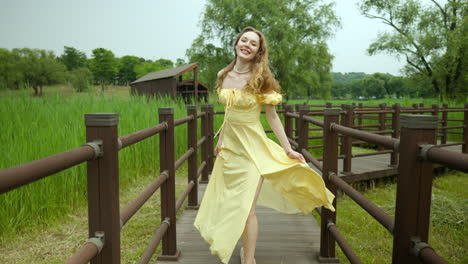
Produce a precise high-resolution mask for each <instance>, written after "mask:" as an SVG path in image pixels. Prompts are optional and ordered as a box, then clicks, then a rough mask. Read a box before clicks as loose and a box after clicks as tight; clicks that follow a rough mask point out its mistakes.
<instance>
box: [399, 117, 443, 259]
mask: <svg viewBox="0 0 468 264" xmlns="http://www.w3.org/2000/svg"><path fill="white" fill-rule="evenodd" d="M436 126H437V118H436V117H435V116H430V115H406V116H402V117H401V139H400V144H399V148H400V165H399V166H398V179H397V197H396V206H395V229H394V233H393V258H392V263H394V264H396V263H421V262H420V261H419V260H418V259H417V257H415V256H414V255H412V254H411V248H412V242H411V240H412V239H415V238H419V239H420V240H421V241H422V242H426V243H427V240H428V232H429V217H430V206H431V190H432V162H430V161H427V160H425V159H424V158H421V157H422V156H423V155H424V153H425V151H424V150H425V149H426V148H425V146H424V145H422V144H426V146H427V145H428V144H434V143H435V136H434V134H435V129H436ZM426 150H427V149H426Z"/></svg>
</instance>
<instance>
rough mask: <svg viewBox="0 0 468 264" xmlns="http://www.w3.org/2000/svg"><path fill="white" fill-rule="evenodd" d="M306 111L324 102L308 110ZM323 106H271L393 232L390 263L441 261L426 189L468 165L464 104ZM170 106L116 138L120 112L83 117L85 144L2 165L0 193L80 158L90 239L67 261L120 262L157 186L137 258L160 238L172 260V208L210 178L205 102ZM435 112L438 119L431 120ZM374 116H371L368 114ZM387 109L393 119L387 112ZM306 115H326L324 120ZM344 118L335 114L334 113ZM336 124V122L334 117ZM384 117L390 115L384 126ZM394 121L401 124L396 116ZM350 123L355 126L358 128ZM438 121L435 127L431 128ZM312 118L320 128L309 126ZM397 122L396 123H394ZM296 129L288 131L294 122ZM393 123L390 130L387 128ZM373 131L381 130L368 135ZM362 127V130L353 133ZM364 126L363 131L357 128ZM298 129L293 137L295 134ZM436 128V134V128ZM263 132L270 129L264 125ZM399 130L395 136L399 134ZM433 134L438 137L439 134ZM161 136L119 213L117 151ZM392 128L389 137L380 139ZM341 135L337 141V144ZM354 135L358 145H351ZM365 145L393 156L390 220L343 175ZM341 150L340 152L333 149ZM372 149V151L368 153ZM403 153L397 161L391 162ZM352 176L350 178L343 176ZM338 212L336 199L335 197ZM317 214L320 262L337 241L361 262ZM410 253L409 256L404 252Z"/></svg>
mask: <svg viewBox="0 0 468 264" xmlns="http://www.w3.org/2000/svg"><path fill="white" fill-rule="evenodd" d="M309 107H328V108H327V109H321V110H310V109H309ZM330 107H332V105H331V104H329V103H328V104H327V105H323V106H322V105H319V106H317V105H316V106H314V105H309V106H307V105H296V110H297V112H294V111H293V107H292V105H288V104H283V105H282V106H281V107H280V108H282V109H281V110H278V112H282V113H284V117H285V131H286V134H287V136H288V138H289V141H290V142H291V144H292V145H293V146H294V147H295V149H296V150H298V151H300V152H301V153H302V154H304V156H305V157H306V159H307V160H309V161H310V162H312V163H313V164H314V165H315V166H316V167H317V168H318V169H319V170H320V171H322V175H323V178H324V181H325V183H326V185H327V187H328V188H329V189H330V190H331V191H332V192H333V193H335V194H336V190H337V189H338V188H339V189H341V190H342V191H343V192H345V193H346V194H347V195H349V196H350V197H351V198H352V199H353V200H354V201H356V202H357V203H358V204H359V205H360V206H361V207H363V208H364V209H365V210H366V211H367V212H368V213H369V214H371V215H372V216H373V217H374V218H375V219H377V221H379V223H381V224H382V225H383V226H384V227H385V228H386V229H388V230H389V231H390V232H391V233H392V234H393V235H394V247H393V263H418V262H417V261H418V260H417V258H419V259H421V260H422V261H423V263H445V262H444V261H443V259H442V258H440V257H439V256H438V255H437V254H436V253H435V252H434V251H433V250H432V249H431V248H430V246H429V245H427V244H426V242H427V236H428V224H429V208H430V196H431V186H432V163H433V162H436V163H440V164H443V165H444V166H447V167H451V168H455V169H459V170H462V171H465V172H466V171H468V155H466V153H467V152H468V147H467V143H468V129H467V124H468V105H465V107H464V108H449V107H448V106H446V105H444V107H443V108H439V107H437V106H433V107H431V108H430V109H429V108H425V107H423V106H420V105H417V106H413V107H412V108H407V107H400V106H399V105H394V106H393V107H392V108H391V109H390V108H388V107H386V106H385V105H380V106H378V107H375V106H374V107H369V106H363V105H362V104H360V105H359V108H358V110H355V107H353V106H345V105H343V106H342V109H331V108H330ZM173 111H174V110H173V109H172V108H160V109H159V122H160V123H159V124H157V125H155V126H153V127H150V128H147V129H144V130H141V131H137V132H135V133H132V134H129V135H125V136H121V137H118V135H117V125H118V115H117V114H86V115H85V124H86V140H87V142H88V143H86V144H84V145H83V146H81V147H79V148H75V149H72V150H69V151H66V152H63V153H59V154H56V155H53V156H49V157H46V158H43V159H40V160H36V161H33V162H30V163H26V164H22V165H19V166H16V167H12V168H8V169H3V170H0V194H1V193H5V192H8V191H10V190H13V189H16V188H19V187H21V186H24V185H26V184H29V183H31V182H33V181H36V180H40V179H42V178H45V177H47V176H50V175H52V174H54V173H57V172H59V171H62V170H65V169H67V168H70V167H72V166H75V165H78V164H81V163H83V162H85V161H87V177H88V211H89V214H88V215H89V219H88V221H89V237H90V239H89V240H88V241H87V242H86V243H85V244H84V246H83V247H82V248H81V249H80V250H79V251H78V252H77V253H76V254H75V255H73V256H72V257H71V258H70V259H69V260H68V263H73V264H75V263H87V262H89V261H91V263H93V264H101V263H102V264H110V263H112V264H118V263H120V261H121V260H120V230H121V228H122V227H123V226H124V225H125V224H126V223H127V222H128V221H129V220H130V219H131V217H132V216H133V215H134V214H135V213H136V212H138V210H139V209H140V208H141V206H143V204H144V203H145V202H146V201H147V200H148V199H149V198H150V197H151V196H152V195H153V194H154V193H155V192H156V191H157V190H158V189H160V194H161V225H160V227H159V229H158V230H157V231H156V233H155V234H154V236H153V238H152V239H151V241H150V243H149V244H148V246H147V248H146V250H145V252H144V253H143V255H142V256H141V258H140V260H139V262H138V263H148V262H149V260H150V258H151V256H152V255H153V254H154V252H155V250H156V248H157V247H158V245H159V243H160V242H161V241H162V252H161V255H160V256H158V259H160V260H177V259H178V257H179V256H180V251H179V250H178V249H177V241H176V232H177V230H176V213H177V211H178V210H179V209H180V207H181V206H182V204H183V202H184V201H185V199H186V198H187V197H188V208H193V209H196V208H198V204H197V201H198V198H197V193H198V190H197V189H198V179H199V177H200V176H201V180H200V183H207V182H208V173H209V172H210V171H211V170H212V168H213V158H214V157H213V149H214V146H213V123H214V122H213V121H214V114H222V113H224V112H223V111H216V112H215V111H214V110H213V106H212V105H203V106H202V107H201V112H200V113H197V108H196V106H187V116H186V117H183V118H180V119H177V120H174V112H173ZM422 112H425V113H430V114H431V115H401V114H402V113H422ZM449 112H464V119H463V120H453V119H448V113H449ZM439 113H442V119H438V118H437V117H438V116H439ZM372 114H376V115H378V116H372ZM387 115H391V117H390V116H387ZM311 116H323V120H320V119H315V118H312V117H311ZM340 116H341V119H340ZM198 118H201V137H200V139H198V137H197V134H198V126H197V120H198ZM365 119H374V120H378V121H379V124H378V126H377V125H366V124H363V122H362V121H363V120H365ZM340 120H341V121H340ZM386 120H392V123H391V125H389V124H387V123H386ZM400 120H401V121H400ZM460 121H461V122H463V124H462V125H460V126H448V122H460ZM185 123H187V125H188V130H187V131H188V134H187V140H188V150H187V151H186V152H185V153H184V154H183V155H182V156H181V157H179V158H178V159H177V160H175V157H174V156H175V151H174V149H175V142H174V133H175V132H174V130H175V128H176V127H177V126H179V125H182V124H185ZM356 123H357V124H356ZM438 123H440V124H441V126H440V127H439V126H438V125H437V124H438ZM309 124H313V125H316V126H318V128H309ZM400 124H401V129H400ZM294 125H295V127H294ZM389 127H391V128H392V129H388V128H389ZM369 128H378V129H379V130H378V131H371V132H369V131H367V130H368V129H369ZM454 128H456V129H463V131H462V132H457V133H461V135H462V139H463V142H460V143H450V144H447V133H450V132H448V131H447V130H448V129H454ZM358 129H361V130H358ZM363 130H366V131H363ZM294 131H295V135H293V132H294ZM310 131H322V132H323V134H322V135H312V136H309V132H310ZM437 131H440V133H438V132H437ZM266 132H272V131H271V130H267V131H266ZM400 133H401V135H400ZM437 133H438V134H437ZM156 134H159V139H160V146H159V149H160V175H159V176H158V177H157V178H156V179H155V180H154V181H153V182H152V183H151V184H150V185H148V186H147V187H146V189H145V190H144V191H143V192H142V193H141V194H140V195H139V196H138V197H136V198H135V199H134V200H133V201H132V202H131V203H130V204H128V205H127V206H126V207H125V209H124V210H123V211H122V212H120V210H119V169H118V153H119V150H121V149H123V148H125V147H127V146H130V145H132V144H135V143H137V142H139V141H142V140H144V139H147V138H149V137H151V136H154V135H156ZM385 134H390V135H391V136H392V137H388V136H384V135H385ZM438 137H440V138H441V144H442V145H445V146H447V145H453V144H461V145H462V152H463V153H465V154H460V153H456V152H453V151H449V150H444V149H441V148H440V146H441V145H438V146H435V144H436V138H438ZM313 139H322V140H323V144H321V145H315V146H314V145H313V146H309V145H308V141H309V140H313ZM339 139H341V143H339ZM353 139H357V140H359V141H354V142H353ZM363 143H366V144H367V143H372V144H377V145H378V146H380V147H381V149H380V150H378V151H377V152H374V153H373V155H378V154H382V153H391V154H392V156H391V160H390V161H389V163H390V165H392V166H397V167H398V172H399V174H400V176H399V177H398V187H397V201H396V214H395V219H393V218H392V217H390V216H388V215H387V214H386V213H385V212H384V211H383V210H382V209H380V208H378V207H377V206H376V205H375V204H373V203H372V202H371V201H369V200H367V198H365V197H364V196H363V195H361V194H360V193H359V192H357V191H356V190H354V189H353V188H352V187H351V186H350V185H349V184H348V183H347V181H346V180H344V179H346V178H345V177H346V173H349V172H351V171H352V168H351V159H352V158H353V157H359V156H362V155H353V154H352V148H351V147H352V145H353V144H363ZM339 146H341V149H339ZM319 147H320V148H323V158H315V157H313V156H312V155H311V154H310V153H309V152H308V149H311V148H319ZM199 148H201V160H202V161H201V163H200V165H198V161H197V153H198V149H199ZM366 155H370V154H366ZM398 155H400V156H401V157H400V160H401V161H400V162H398ZM339 159H343V164H344V166H343V168H344V176H342V177H339V176H338V175H339V172H338V160H339ZM185 160H188V184H187V187H186V189H185V190H184V192H183V193H182V194H181V195H180V197H179V198H178V199H177V200H176V197H175V171H176V170H177V168H179V167H180V166H181V164H182V163H183V162H184V161H185ZM348 181H349V180H348ZM334 205H335V208H337V207H336V200H335V204H334ZM318 211H319V212H320V215H321V246H320V255H319V259H320V260H322V261H323V262H335V261H336V260H337V258H336V255H335V241H336V242H337V243H338V245H339V246H340V247H341V248H342V249H343V251H344V253H345V255H346V256H347V257H348V258H349V259H350V261H351V263H361V262H360V261H359V259H358V257H357V256H356V255H355V253H354V252H353V251H352V249H351V247H350V246H349V244H348V243H347V242H346V240H345V239H344V237H343V236H342V235H341V234H340V233H339V231H338V229H337V228H336V226H335V224H334V223H335V222H336V221H335V219H336V212H334V213H333V212H330V211H329V210H327V209H323V210H318ZM410 252H411V253H412V254H410Z"/></svg>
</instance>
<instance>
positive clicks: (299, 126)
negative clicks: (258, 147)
mask: <svg viewBox="0 0 468 264" xmlns="http://www.w3.org/2000/svg"><path fill="white" fill-rule="evenodd" d="M329 106H330V105H329ZM360 108H361V110H359V111H354V110H353V107H352V106H343V109H342V110H341V109H332V108H327V109H324V110H320V111H315V112H314V111H310V110H309V109H308V106H305V107H304V106H303V105H299V106H297V107H296V110H297V111H298V112H297V113H294V112H293V110H292V106H291V105H284V109H285V110H284V111H285V118H286V120H285V130H286V134H287V136H288V138H289V141H290V142H291V144H292V145H293V146H295V148H296V150H298V151H299V152H301V153H302V154H303V155H304V156H305V157H306V159H307V160H308V161H310V162H312V163H313V164H314V165H315V167H317V168H318V169H319V170H320V171H321V172H322V175H323V179H324V181H325V184H326V186H327V188H328V189H329V190H330V191H331V192H333V193H334V194H335V195H336V192H337V189H340V190H342V191H343V192H344V193H345V194H347V195H348V196H349V197H350V198H351V199H352V200H354V201H355V202H356V203H357V204H358V205H359V206H361V207H362V208H363V209H364V210H366V211H367V212H368V213H369V214H370V215H371V216H372V217H374V218H375V219H376V220H377V221H378V222H379V223H380V224H381V225H382V226H383V227H384V228H386V229H387V230H388V231H389V232H390V233H391V234H392V235H393V238H394V239H393V255H392V263H447V262H446V261H445V260H444V259H443V258H442V257H440V256H439V255H438V254H437V253H436V252H435V251H434V250H433V249H432V248H431V247H430V246H429V245H428V244H427V241H428V233H429V222H430V219H429V217H430V214H429V212H430V204H431V188H432V177H433V175H432V174H433V163H438V164H442V165H443V166H446V167H449V168H453V169H457V170H461V171H464V172H468V155H466V153H467V151H468V148H467V144H468V128H467V127H468V105H465V107H464V108H451V109H449V108H448V107H447V106H444V109H443V110H442V113H443V114H442V115H443V119H442V120H439V119H438V113H439V112H440V110H441V109H439V108H438V107H437V106H433V107H432V108H431V109H423V108H418V109H407V108H402V107H400V106H399V105H395V106H393V109H392V110H387V109H385V106H384V105H381V106H380V109H379V110H362V109H363V107H362V106H361V107H360ZM453 111H461V112H464V119H463V120H450V121H462V122H463V124H462V125H461V126H451V127H449V126H447V121H448V119H447V113H448V112H453ZM404 112H406V113H420V112H429V113H430V114H431V115H401V113H404ZM389 113H390V114H392V117H391V119H387V120H392V124H391V128H392V130H390V131H387V130H386V129H387V127H386V126H387V124H386V123H385V114H389ZM356 114H358V115H361V116H359V118H360V119H358V122H359V123H361V121H360V120H362V118H364V116H362V115H363V114H378V115H379V117H378V119H377V120H379V126H378V128H379V129H380V130H379V131H374V132H372V133H371V132H365V131H360V130H357V129H356V128H363V127H364V125H359V123H358V125H357V126H356V125H354V120H355V115H356ZM309 115H322V116H323V120H320V119H315V118H312V117H310V116H309ZM340 115H342V118H341V121H340V118H339V116H340ZM365 117H367V116H365ZM372 118H373V119H374V117H372ZM382 120H383V121H382ZM293 121H295V124H296V129H295V131H296V136H293V130H294V129H293ZM439 123H441V124H442V127H439V126H438V124H439ZM309 124H313V125H316V126H318V127H320V129H321V130H323V135H321V136H320V138H322V139H323V158H322V159H320V160H321V161H320V160H319V159H317V158H315V157H313V156H312V155H311V154H310V153H309V152H308V149H310V146H308V140H309V139H315V138H319V137H316V136H314V137H312V138H311V137H310V136H309V133H308V131H310V130H312V131H314V130H317V129H314V128H313V129H309ZM366 127H370V126H366ZM372 127H374V126H372ZM400 128H401V129H400ZM450 128H461V129H463V132H462V136H463V137H462V138H463V142H460V143H453V144H447V143H446V139H447V135H446V133H447V129H450ZM438 130H442V131H443V132H442V133H441V134H438ZM386 133H389V134H391V135H392V136H394V137H388V136H383V135H380V134H386ZM340 135H341V152H340V150H339V145H340V144H339V138H340ZM398 137H399V138H398ZM438 137H442V139H444V140H441V141H442V144H439V145H437V141H436V139H437V138H438ZM353 139H358V140H360V142H359V143H362V142H363V143H372V144H376V145H378V146H380V147H381V149H382V150H379V151H377V152H374V153H373V155H378V154H382V153H392V155H391V160H390V164H391V165H393V166H398V174H399V175H398V180H397V194H396V197H397V198H396V206H395V217H391V216H389V215H388V214H387V213H385V211H384V210H382V209H381V208H379V207H378V206H377V205H375V204H374V203H372V202H371V201H370V200H368V199H367V198H366V197H365V196H363V195H362V194H360V193H359V192H358V191H357V190H355V189H354V188H353V187H352V186H351V185H349V184H348V183H347V182H346V181H345V180H344V177H340V176H339V174H340V173H339V172H338V159H339V158H342V159H343V172H344V174H346V173H349V172H351V159H352V158H353V157H356V156H357V155H354V156H353V155H352V153H351V147H352V144H353V142H352V140H353ZM455 144H461V145H462V152H463V153H458V152H454V151H450V150H446V149H442V148H441V146H448V145H455ZM313 147H315V146H313ZM384 149H386V150H384ZM398 155H400V159H398ZM336 202H337V200H336V199H335V201H334V206H335V208H337V209H338V208H339V207H337V206H336ZM317 211H318V212H319V214H320V216H321V234H320V242H321V244H320V253H319V256H318V259H319V261H321V262H324V263H339V261H338V259H337V257H336V254H335V242H337V243H338V245H339V246H340V247H341V249H342V250H343V252H344V254H345V255H346V257H347V258H348V259H349V261H350V262H351V263H353V264H354V263H362V262H361V261H360V259H359V258H358V256H356V254H355V252H354V251H353V250H352V248H351V246H350V245H349V244H348V243H347V241H346V239H345V238H344V237H343V236H342V235H341V233H340V232H339V230H338V228H337V227H336V225H335V223H336V212H331V211H329V210H327V209H321V210H317ZM362 242H363V243H365V241H362Z"/></svg>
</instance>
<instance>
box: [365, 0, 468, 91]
mask: <svg viewBox="0 0 468 264" xmlns="http://www.w3.org/2000/svg"><path fill="white" fill-rule="evenodd" d="M359 9H360V11H361V13H362V14H363V15H364V16H366V17H368V18H371V19H376V20H380V21H382V22H383V23H384V24H386V25H388V26H390V27H391V28H392V29H393V31H392V32H387V33H383V34H379V36H378V38H377V39H376V41H375V42H373V43H372V44H371V45H370V46H369V48H368V52H369V54H371V55H373V54H377V53H379V52H386V53H389V54H392V55H397V56H404V57H405V58H406V62H407V65H406V67H405V69H404V70H405V72H406V73H407V74H409V75H418V76H419V77H425V78H427V79H428V80H429V81H430V83H431V86H432V94H433V95H441V96H442V97H446V96H448V97H453V96H456V95H465V96H466V93H468V86H467V85H466V83H467V82H466V81H467V79H468V77H467V66H468V65H467V56H466V50H467V47H468V46H467V45H468V32H467V26H468V19H467V17H466V13H467V10H468V2H467V1H466V0H448V1H447V2H446V3H445V4H444V5H442V4H441V3H439V2H438V1H436V0H431V5H429V6H423V5H422V3H421V1H419V0H362V1H361V3H360V5H359Z"/></svg>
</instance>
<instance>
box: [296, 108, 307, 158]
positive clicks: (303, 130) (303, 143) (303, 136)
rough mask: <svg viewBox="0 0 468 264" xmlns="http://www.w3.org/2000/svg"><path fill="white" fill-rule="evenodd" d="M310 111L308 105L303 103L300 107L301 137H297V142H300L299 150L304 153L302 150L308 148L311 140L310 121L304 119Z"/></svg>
mask: <svg viewBox="0 0 468 264" xmlns="http://www.w3.org/2000/svg"><path fill="white" fill-rule="evenodd" d="M308 112H309V107H308V106H307V105H301V106H300V107H299V127H300V131H299V134H298V135H299V138H298V139H297V143H298V144H299V148H298V149H299V150H298V152H299V153H301V154H302V150H307V145H308V142H309V139H308V136H309V122H306V121H305V120H304V117H305V116H307V113H308Z"/></svg>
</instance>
